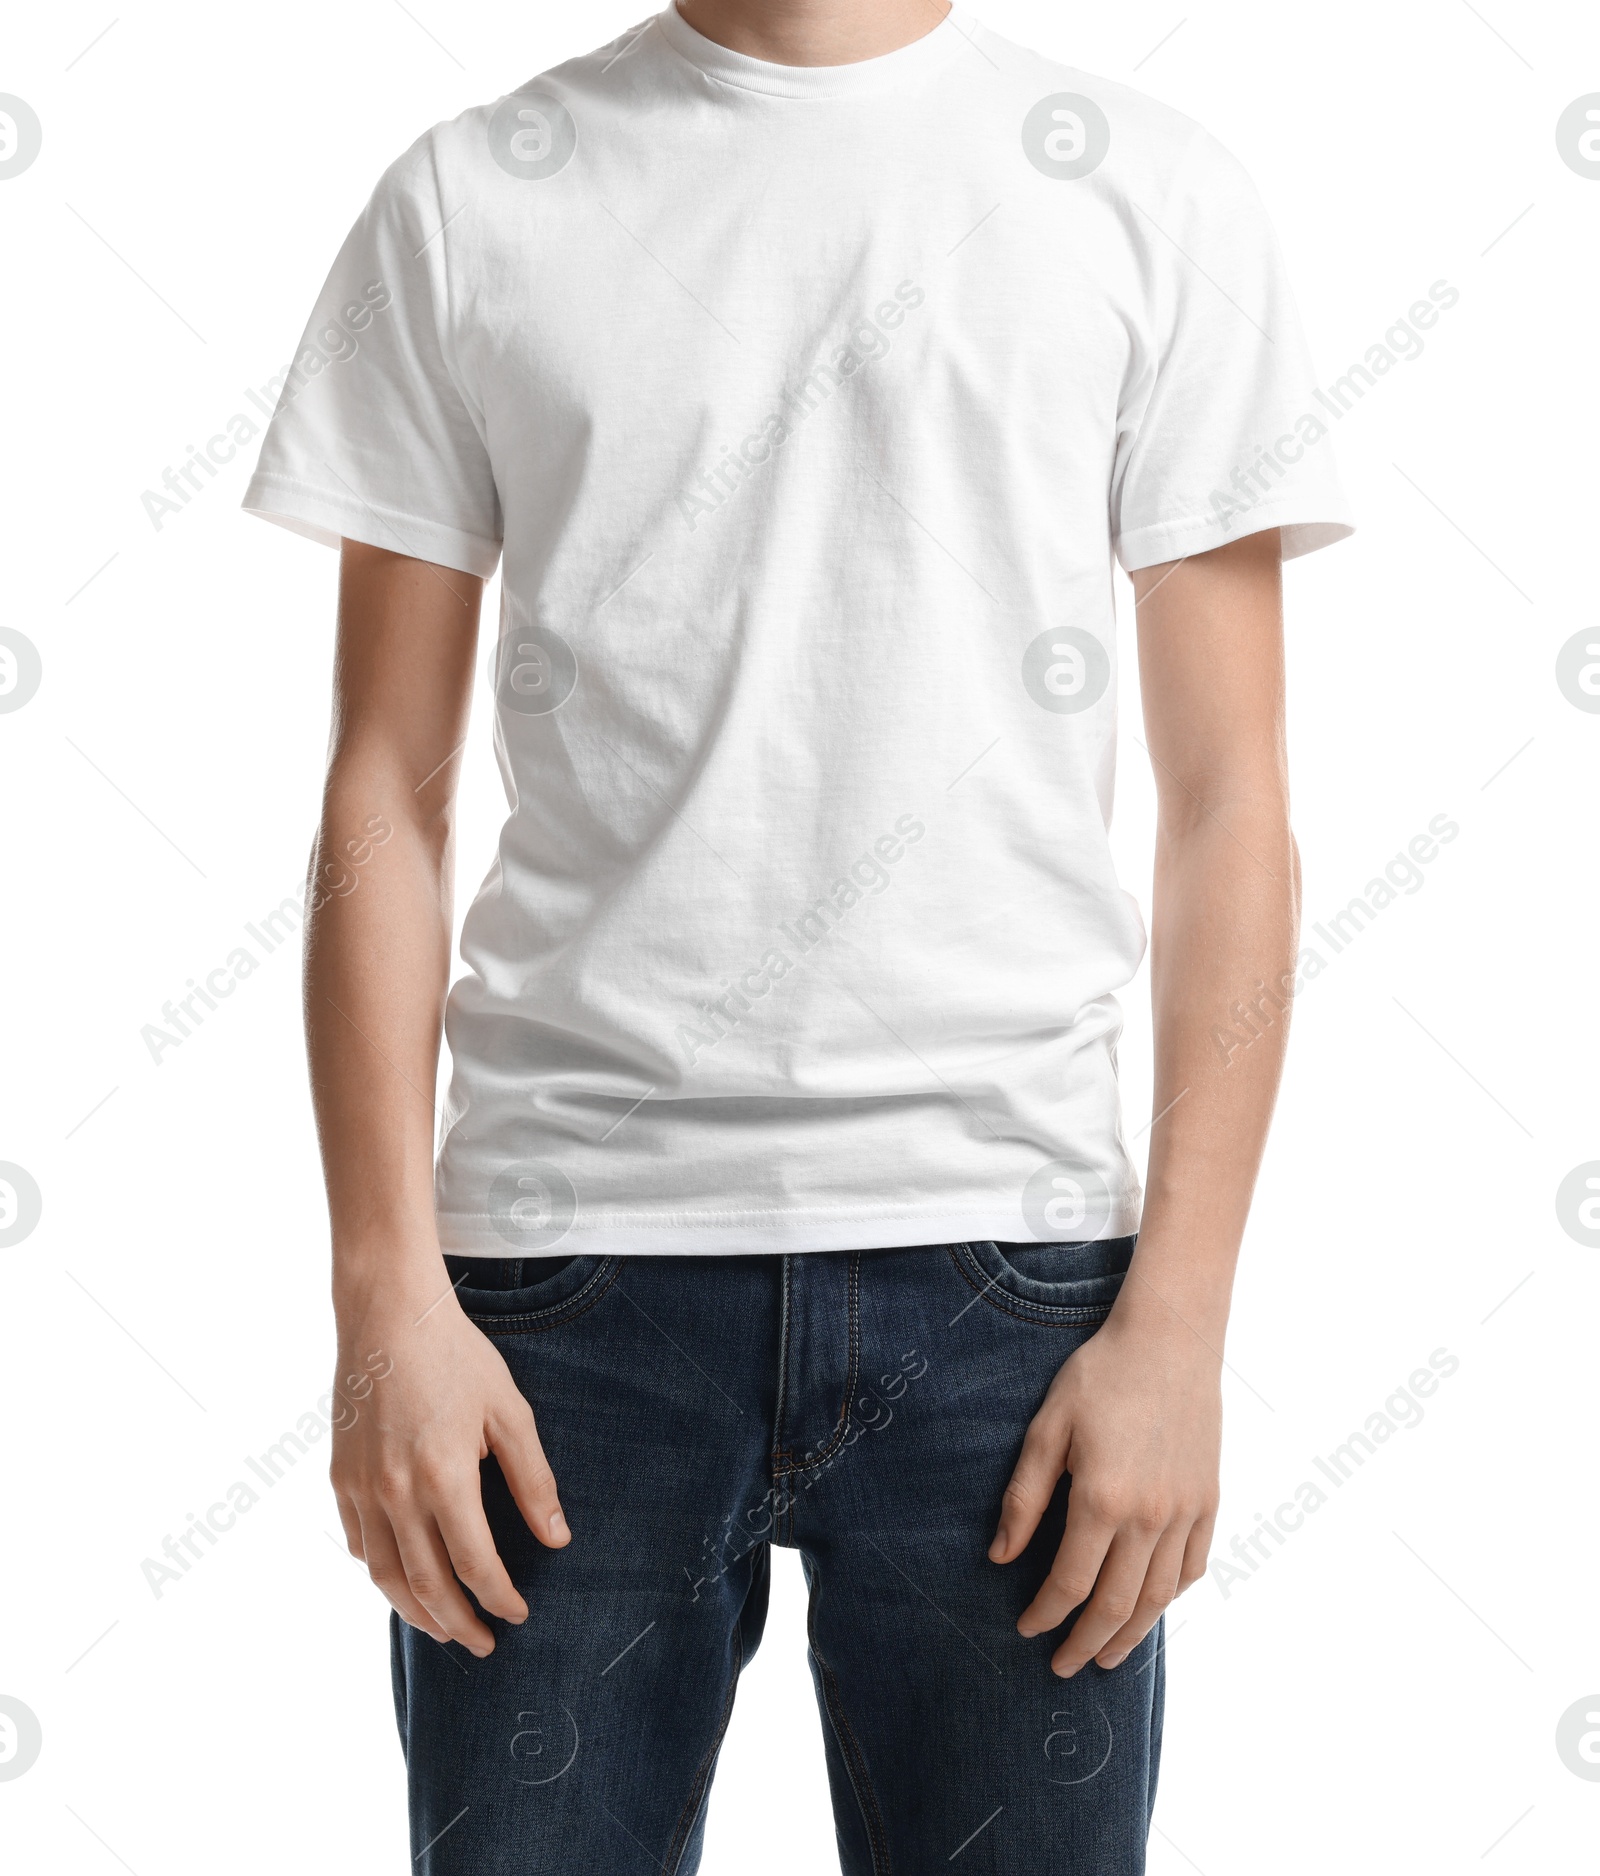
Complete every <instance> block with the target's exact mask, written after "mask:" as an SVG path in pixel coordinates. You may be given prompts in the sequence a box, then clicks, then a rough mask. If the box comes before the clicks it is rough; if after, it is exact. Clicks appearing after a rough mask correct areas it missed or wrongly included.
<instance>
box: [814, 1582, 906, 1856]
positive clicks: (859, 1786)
mask: <svg viewBox="0 0 1600 1876" xmlns="http://www.w3.org/2000/svg"><path fill="white" fill-rule="evenodd" d="M806 1640H807V1642H808V1643H809V1644H810V1647H811V1653H812V1656H813V1658H814V1659H815V1661H816V1664H817V1668H818V1670H819V1678H820V1679H821V1682H822V1699H823V1704H824V1705H825V1706H826V1707H827V1709H828V1717H829V1719H831V1720H832V1721H833V1725H834V1730H835V1732H836V1733H837V1735H838V1738H839V1750H840V1752H841V1753H842V1755H843V1757H844V1763H845V1770H846V1771H847V1772H848V1773H849V1775H850V1789H851V1790H852V1791H853V1792H854V1793H855V1799H856V1807H857V1809H858V1810H859V1811H860V1813H861V1821H862V1823H863V1824H864V1825H865V1826H866V1829H867V1848H868V1850H869V1851H870V1852H871V1855H872V1870H873V1876H890V1870H889V1839H888V1834H887V1832H886V1831H885V1830H884V1828H883V1813H882V1812H881V1811H880V1810H879V1808H878V1794H877V1793H876V1792H875V1791H874V1790H873V1788H872V1775H871V1773H869V1772H868V1770H867V1761H866V1755H865V1754H864V1753H863V1752H862V1750H861V1746H860V1744H859V1742H858V1741H857V1739H856V1736H855V1732H854V1729H853V1728H852V1727H851V1725H850V1720H849V1717H848V1715H847V1714H846V1713H845V1710H844V1701H843V1699H842V1697H841V1696H840V1693H839V1682H838V1678H837V1676H836V1675H835V1674H834V1671H833V1669H832V1668H831V1667H829V1665H828V1663H827V1662H826V1661H825V1660H824V1659H823V1658H822V1650H821V1649H820V1648H818V1646H817V1594H816V1588H815V1585H813V1587H812V1591H811V1601H810V1606H809V1608H808V1609H807V1611H806ZM863 1794H865V1795H863Z"/></svg>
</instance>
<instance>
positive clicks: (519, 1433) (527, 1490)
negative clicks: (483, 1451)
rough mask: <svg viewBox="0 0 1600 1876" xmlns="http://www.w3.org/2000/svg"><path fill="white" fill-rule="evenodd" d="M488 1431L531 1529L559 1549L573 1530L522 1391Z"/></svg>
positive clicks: (519, 1507)
mask: <svg viewBox="0 0 1600 1876" xmlns="http://www.w3.org/2000/svg"><path fill="white" fill-rule="evenodd" d="M486 1432H487V1434H488V1439H489V1450H490V1452H492V1453H493V1454H494V1456H495V1458H496V1459H498V1460H499V1462H500V1470H501V1471H502V1472H503V1473H504V1474H505V1479H506V1484H507V1485H508V1486H509V1487H510V1489H511V1496H512V1497H513V1498H514V1499H515V1500H516V1503H517V1509H518V1510H519V1511H520V1512H521V1513H522V1516H523V1521H524V1522H525V1523H526V1525H527V1527H528V1529H529V1530H530V1531H532V1533H533V1534H534V1536H535V1537H536V1538H538V1540H539V1542H540V1543H541V1544H544V1545H546V1546H547V1547H548V1548H549V1549H551V1550H560V1549H561V1548H562V1546H563V1545H565V1544H568V1543H570V1542H571V1541H572V1532H571V1531H570V1530H569V1529H568V1528H567V1521H566V1519H565V1517H563V1516H562V1512H561V1499H560V1497H559V1496H558V1494H557V1492H556V1475H555V1474H554V1473H553V1472H552V1471H551V1470H550V1461H549V1460H548V1459H546V1458H545V1456H544V1448H543V1446H541V1445H540V1444H539V1431H538V1428H537V1427H535V1425H534V1424H533V1409H532V1408H531V1407H530V1406H529V1405H528V1403H527V1402H526V1401H525V1400H523V1398H522V1396H521V1395H520V1394H519V1395H518V1396H517V1404H516V1406H515V1407H513V1408H511V1409H510V1410H509V1411H508V1412H506V1413H505V1414H503V1415H494V1416H491V1418H490V1421H489V1424H488V1427H487V1428H486Z"/></svg>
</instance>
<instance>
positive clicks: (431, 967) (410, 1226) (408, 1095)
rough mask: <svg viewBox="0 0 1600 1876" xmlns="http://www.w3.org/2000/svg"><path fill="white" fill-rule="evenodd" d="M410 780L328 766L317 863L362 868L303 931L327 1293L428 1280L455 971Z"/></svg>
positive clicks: (432, 857)
mask: <svg viewBox="0 0 1600 1876" xmlns="http://www.w3.org/2000/svg"><path fill="white" fill-rule="evenodd" d="M409 792H410V790H409V788H408V787H407V786H406V784H405V782H404V779H403V778H402V777H399V776H395V775H392V774H385V773H384V772H383V768H382V766H381V765H378V764H362V763H360V762H351V763H349V764H339V763H336V764H335V766H334V769H333V771H332V772H331V773H330V776H329V784H328V790H327V796H326V800H325V805H324V814H323V821H322V825H321V828H320V830H319V833H318V842H317V852H318V863H319V871H320V873H321V875H322V876H323V877H332V875H331V874H330V873H329V868H330V866H331V865H332V866H337V865H338V864H339V863H340V862H341V860H344V859H345V857H346V856H347V855H348V852H349V850H350V843H351V842H352V841H353V840H360V839H362V838H363V835H362V832H361V830H365V829H367V828H369V827H372V828H375V829H376V830H377V832H378V833H379V834H380V835H381V836H382V838H381V840H378V839H373V838H372V836H365V838H367V839H370V840H371V841H372V845H371V852H370V856H369V857H368V859H367V861H366V863H365V864H364V865H363V866H361V867H359V868H352V867H351V866H349V865H348V864H344V865H343V866H342V868H341V871H340V877H341V878H342V880H343V881H344V882H345V883H344V884H343V886H342V889H341V890H334V891H331V892H324V893H323V894H319V895H314V909H313V911H312V914H311V916H310V918H309V920H308V928H307V930H308V938H307V957H306V981H305V992H306V1037H307V1046H308V1050H309V1054H310V1060H311V1084H312V1096H313V1100H314V1103H315V1106H316V1114H317V1129H318V1134H319V1137H320V1139H321V1144H322V1158H323V1169H324V1177H325V1179H326V1182H327V1189H328V1208H329V1216H330V1221H331V1225H332V1232H333V1252H334V1286H335V1292H336V1294H338V1293H339V1292H341V1291H343V1290H347V1289H354V1290H365V1289H367V1288H369V1287H370V1286H372V1285H373V1284H374V1283H375V1282H377V1281H379V1280H380V1277H381V1278H382V1279H383V1280H385V1281H393V1280H397V1279H400V1278H401V1277H402V1275H403V1273H404V1272H405V1271H407V1270H410V1269H412V1268H427V1269H429V1270H430V1271H432V1272H436V1271H437V1268H438V1249H437V1243H436V1241H435V1237H434V1229H433V1132H434V1126H433V1122H434V1101H433V1093H434V1081H435V1074H436V1068H437V1062H438V1053H439V1037H440V1027H441V1021H442V1010H443V1002H444V993H445V986H446V978H447V974H448V968H449V943H450V927H449V902H448V893H447V887H446V884H445V859H446V853H447V846H448V842H447V838H446V836H445V834H444V831H443V829H442V828H441V827H439V826H437V825H432V826H430V825H427V824H424V823H422V822H420V821H419V819H418V817H417V816H416V814H415V813H414V812H411V813H408V812H406V811H405V805H406V804H404V802H403V796H404V794H406V793H409Z"/></svg>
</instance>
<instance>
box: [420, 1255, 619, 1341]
mask: <svg viewBox="0 0 1600 1876" xmlns="http://www.w3.org/2000/svg"><path fill="white" fill-rule="evenodd" d="M444 1262H445V1269H446V1271H447V1272H448V1273H449V1276H450V1281H451V1283H452V1284H454V1286H455V1292H456V1298H457V1301H459V1303H460V1304H461V1307H462V1309H463V1310H464V1311H465V1312H466V1314H467V1317H468V1319H469V1320H470V1321H472V1322H475V1323H476V1324H477V1325H478V1327H479V1328H480V1329H482V1330H483V1331H484V1333H485V1334H487V1335H527V1334H533V1333H536V1332H537V1331H539V1330H541V1329H553V1328H555V1327H556V1326H557V1325H558V1324H559V1323H563V1322H567V1321H570V1320H571V1318H572V1317H574V1316H578V1315H581V1314H582V1313H583V1311H584V1310H586V1309H587V1308H589V1306H590V1305H591V1304H592V1303H597V1302H599V1300H600V1298H601V1296H602V1295H604V1293H605V1292H606V1291H607V1290H608V1289H610V1287H611V1285H612V1283H613V1282H614V1281H615V1280H616V1276H617V1273H618V1271H620V1270H621V1268H622V1259H621V1258H620V1257H509V1258H501V1257H491V1258H484V1257H454V1256H452V1257H446V1259H445V1260H444Z"/></svg>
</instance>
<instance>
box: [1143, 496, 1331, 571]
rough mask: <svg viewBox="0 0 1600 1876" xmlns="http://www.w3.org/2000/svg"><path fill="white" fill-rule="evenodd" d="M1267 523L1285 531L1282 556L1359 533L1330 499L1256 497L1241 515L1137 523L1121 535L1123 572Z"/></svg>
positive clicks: (1221, 543) (1200, 550) (1184, 555)
mask: <svg viewBox="0 0 1600 1876" xmlns="http://www.w3.org/2000/svg"><path fill="white" fill-rule="evenodd" d="M1268 528H1279V529H1281V530H1282V532H1283V557H1284V559H1285V560H1295V559H1298V558H1299V556H1300V555H1302V554H1312V553H1315V552H1316V551H1317V549H1318V548H1321V547H1331V546H1332V545H1333V544H1334V542H1335V541H1342V540H1344V539H1346V538H1347V537H1348V536H1349V535H1352V534H1354V533H1355V523H1354V521H1353V520H1352V519H1351V517H1350V515H1349V513H1348V511H1341V510H1340V509H1338V508H1336V507H1333V506H1330V505H1329V504H1328V503H1326V502H1322V503H1316V504H1311V505H1307V504H1306V503H1304V502H1292V501H1282V502H1270V501H1264V502H1257V503H1256V504H1255V506H1254V507H1252V508H1249V509H1246V510H1244V512H1243V513H1242V514H1240V515H1237V516H1230V517H1227V518H1221V517H1218V516H1215V515H1191V516H1190V517H1189V518H1188V519H1187V520H1183V521H1158V522H1153V523H1152V524H1151V525H1150V526H1148V527H1143V528H1134V529H1133V530H1132V531H1131V532H1130V533H1127V534H1123V535H1120V536H1119V537H1118V539H1117V543H1116V548H1117V559H1118V561H1119V562H1120V564H1121V566H1122V570H1123V572H1124V573H1137V572H1139V571H1140V570H1141V569H1142V568H1144V567H1158V566H1160V565H1162V563H1163V562H1165V561H1168V560H1187V559H1189V558H1190V557H1191V556H1192V555H1194V554H1204V553H1209V552H1210V551H1211V549H1212V548H1214V547H1226V546H1227V545H1228V544H1229V542H1230V541H1242V540H1244V539H1246V538H1247V537H1248V536H1249V535H1252V534H1264V533H1265V532H1266V530H1267V529H1268Z"/></svg>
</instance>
